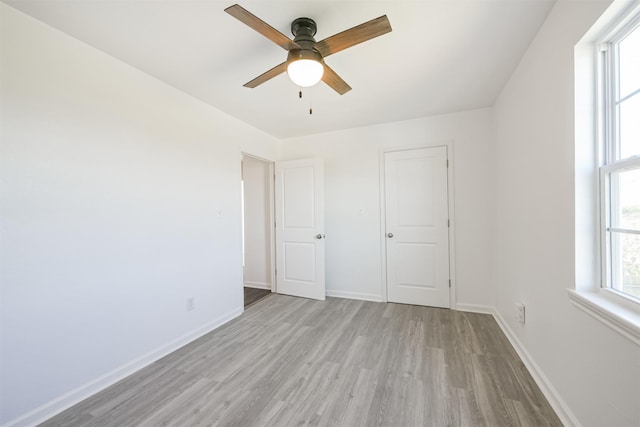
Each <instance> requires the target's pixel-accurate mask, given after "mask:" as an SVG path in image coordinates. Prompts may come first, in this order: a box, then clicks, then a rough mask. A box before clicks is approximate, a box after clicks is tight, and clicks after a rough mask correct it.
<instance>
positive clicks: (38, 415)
mask: <svg viewBox="0 0 640 427" xmlns="http://www.w3.org/2000/svg"><path fill="white" fill-rule="evenodd" d="M242 313H243V309H242V308H239V309H236V310H233V311H231V312H229V313H227V314H225V315H223V316H220V317H218V318H217V319H215V320H213V321H211V322H209V323H207V324H206V325H204V326H201V327H199V328H197V329H195V330H194V331H191V332H189V333H187V334H185V335H183V336H181V337H179V338H177V339H175V340H173V341H171V342H169V343H167V344H165V345H162V346H160V347H158V348H156V349H155V350H152V351H150V352H149V353H147V354H144V355H142V356H140V357H138V358H137V359H134V360H132V361H131V362H128V363H126V364H124V365H122V366H120V367H119V368H116V369H114V370H112V371H111V372H108V373H106V374H105V375H102V376H100V377H98V378H96V379H94V380H92V381H90V382H88V383H86V384H84V385H82V386H80V387H78V388H76V389H75V390H72V391H70V392H68V393H65V394H63V395H62V396H59V397H57V398H55V399H53V400H51V401H49V402H47V403H45V404H44V405H41V406H39V407H38V408H36V409H34V410H33V411H30V412H28V413H26V414H24V415H21V416H19V417H18V418H15V419H13V420H10V421H9V422H7V423H6V424H3V425H2V427H32V426H35V425H38V424H40V423H41V422H43V421H45V420H48V419H49V418H51V417H53V416H55V415H57V414H59V413H60V412H62V411H64V410H65V409H68V408H70V407H72V406H73V405H75V404H77V403H79V402H81V401H83V400H84V399H86V398H88V397H90V396H93V395H94V394H96V393H98V392H100V391H102V390H104V389H105V388H107V387H109V386H111V385H113V384H115V383H117V382H118V381H120V380H121V379H123V378H126V377H127V376H129V375H131V374H133V373H135V372H137V371H139V370H140V369H142V368H144V367H145V366H148V365H150V364H151V363H153V362H155V361H156V360H159V359H161V358H162V357H164V356H166V355H168V354H169V353H172V352H174V351H176V350H177V349H179V348H180V347H184V346H185V345H187V344H189V343H190V342H192V341H194V340H196V339H198V338H200V337H201V336H203V335H205V334H207V333H209V332H211V331H213V330H214V329H216V328H218V327H220V326H222V325H224V324H225V323H227V322H229V321H230V320H232V319H234V318H236V317H238V316H239V315H241V314H242Z"/></svg>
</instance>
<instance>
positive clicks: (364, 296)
mask: <svg viewBox="0 0 640 427" xmlns="http://www.w3.org/2000/svg"><path fill="white" fill-rule="evenodd" d="M325 293H326V295H327V296H328V297H334V298H347V299H357V300H361V301H372V302H383V301H382V295H376V294H368V293H362V292H348V291H334V290H331V289H326V290H325Z"/></svg>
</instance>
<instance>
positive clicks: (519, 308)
mask: <svg viewBox="0 0 640 427" xmlns="http://www.w3.org/2000/svg"><path fill="white" fill-rule="evenodd" d="M516 320H517V321H518V322H520V323H524V320H525V317H524V304H522V303H517V304H516Z"/></svg>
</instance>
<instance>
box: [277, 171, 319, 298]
mask: <svg viewBox="0 0 640 427" xmlns="http://www.w3.org/2000/svg"><path fill="white" fill-rule="evenodd" d="M276 292H278V293H281V294H288V295H294V296H298V297H304V298H313V299H319V300H324V299H325V288H324V173H323V164H322V160H321V159H303V160H292V161H287V162H280V163H276Z"/></svg>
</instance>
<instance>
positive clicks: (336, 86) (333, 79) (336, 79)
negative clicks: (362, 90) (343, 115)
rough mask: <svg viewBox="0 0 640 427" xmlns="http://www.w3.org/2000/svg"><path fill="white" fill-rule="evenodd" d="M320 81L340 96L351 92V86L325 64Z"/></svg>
mask: <svg viewBox="0 0 640 427" xmlns="http://www.w3.org/2000/svg"><path fill="white" fill-rule="evenodd" d="M322 81H323V82H325V83H326V84H328V85H329V86H330V87H331V89H333V90H335V91H336V92H338V93H339V94H340V95H344V94H345V93H347V92H349V91H350V90H351V86H349V85H348V84H347V82H345V81H344V80H342V77H340V76H339V75H338V73H336V72H335V71H333V69H332V68H331V67H329V66H328V65H327V64H324V74H323V75H322Z"/></svg>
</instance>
